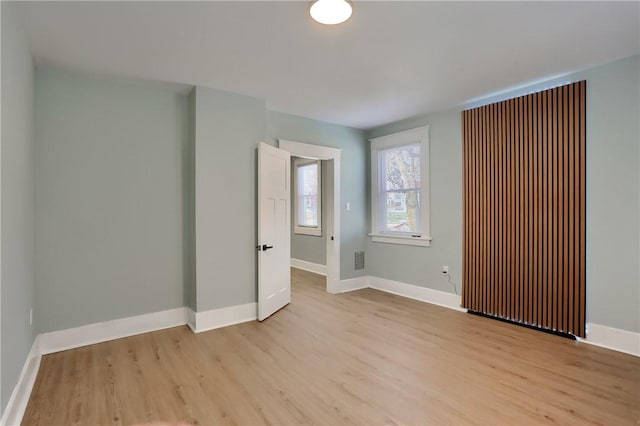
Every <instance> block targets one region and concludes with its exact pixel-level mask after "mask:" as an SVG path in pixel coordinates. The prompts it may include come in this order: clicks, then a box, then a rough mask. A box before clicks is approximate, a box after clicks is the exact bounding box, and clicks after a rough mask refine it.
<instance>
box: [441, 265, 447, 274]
mask: <svg viewBox="0 0 640 426" xmlns="http://www.w3.org/2000/svg"><path fill="white" fill-rule="evenodd" d="M442 273H443V274H448V273H449V267H448V266H447V265H442Z"/></svg>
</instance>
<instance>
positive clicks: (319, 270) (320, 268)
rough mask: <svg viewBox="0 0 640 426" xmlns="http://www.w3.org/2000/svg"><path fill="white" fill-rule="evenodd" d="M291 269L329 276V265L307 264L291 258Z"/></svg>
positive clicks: (304, 261)
mask: <svg viewBox="0 0 640 426" xmlns="http://www.w3.org/2000/svg"><path fill="white" fill-rule="evenodd" d="M291 267H293V268H298V269H303V270H305V271H309V272H313V273H314V274H319V275H324V276H326V275H327V265H320V264H319V263H312V262H307V261H306V260H301V259H294V258H293V257H292V258H291Z"/></svg>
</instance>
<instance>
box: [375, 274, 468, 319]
mask: <svg viewBox="0 0 640 426" xmlns="http://www.w3.org/2000/svg"><path fill="white" fill-rule="evenodd" d="M369 287H371V288H374V289H376V290H380V291H385V292H387V293H392V294H397V295H398V296H403V297H408V298H409V299H415V300H419V301H421V302H427V303H431V304H433V305H438V306H443V307H445V308H450V309H455V310H456V311H460V312H467V310H466V309H464V308H462V307H461V306H460V305H461V303H462V298H461V297H460V296H457V295H455V294H451V293H446V292H444V291H438V290H434V289H431V288H427V287H420V286H417V285H413V284H406V283H401V282H399V281H393V280H388V279H385V278H378V277H369Z"/></svg>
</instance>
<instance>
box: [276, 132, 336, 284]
mask: <svg viewBox="0 0 640 426" xmlns="http://www.w3.org/2000/svg"><path fill="white" fill-rule="evenodd" d="M279 147H280V149H283V150H285V151H288V152H289V153H290V154H291V156H292V157H299V158H304V159H306V160H310V161H314V160H319V161H320V162H321V163H320V164H322V165H324V166H325V167H323V168H322V170H324V171H325V173H326V175H327V176H326V177H327V179H324V181H325V182H326V185H325V186H326V188H323V191H325V190H326V191H325V192H326V197H324V199H325V200H326V201H325V202H326V208H323V211H324V212H325V215H326V218H325V220H324V221H323V222H324V226H323V228H326V229H323V230H322V232H323V233H324V235H325V236H326V238H323V239H324V240H325V244H324V245H325V250H326V276H327V279H326V283H327V284H326V290H327V292H329V293H337V292H338V281H340V156H341V152H342V150H340V149H338V148H329V147H325V146H320V145H312V144H306V143H301V142H294V141H288V140H283V139H280V140H279ZM323 163H324V164H323Z"/></svg>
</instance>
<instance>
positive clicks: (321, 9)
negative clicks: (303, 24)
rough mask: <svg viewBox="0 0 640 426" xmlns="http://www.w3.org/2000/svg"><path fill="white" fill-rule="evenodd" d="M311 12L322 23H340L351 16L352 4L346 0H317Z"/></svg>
mask: <svg viewBox="0 0 640 426" xmlns="http://www.w3.org/2000/svg"><path fill="white" fill-rule="evenodd" d="M309 13H311V17H312V18H313V19H315V20H316V21H318V22H320V23H321V24H325V25H335V24H340V23H342V22H344V21H346V20H347V19H349V18H350V17H351V4H349V2H348V1H346V0H316V1H314V2H313V4H312V5H311V8H310V9H309Z"/></svg>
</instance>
